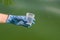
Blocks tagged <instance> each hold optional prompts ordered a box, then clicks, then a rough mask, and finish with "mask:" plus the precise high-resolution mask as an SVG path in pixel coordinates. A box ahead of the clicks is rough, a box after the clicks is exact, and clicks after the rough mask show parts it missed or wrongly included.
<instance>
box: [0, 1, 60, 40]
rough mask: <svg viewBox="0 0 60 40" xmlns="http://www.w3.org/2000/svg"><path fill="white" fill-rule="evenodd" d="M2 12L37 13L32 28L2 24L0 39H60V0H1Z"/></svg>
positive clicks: (0, 25) (0, 9) (14, 13)
mask: <svg viewBox="0 0 60 40" xmlns="http://www.w3.org/2000/svg"><path fill="white" fill-rule="evenodd" d="M0 12H1V13H5V14H13V15H25V14H26V13H27V12H32V13H34V14H35V15H36V17H35V18H36V24H34V25H33V26H32V28H28V29H27V28H24V27H23V26H16V25H13V24H0V40H60V0H0Z"/></svg>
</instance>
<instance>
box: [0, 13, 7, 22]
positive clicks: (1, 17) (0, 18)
mask: <svg viewBox="0 0 60 40" xmlns="http://www.w3.org/2000/svg"><path fill="white" fill-rule="evenodd" d="M7 18H8V15H7V14H3V13H0V23H6V20H7Z"/></svg>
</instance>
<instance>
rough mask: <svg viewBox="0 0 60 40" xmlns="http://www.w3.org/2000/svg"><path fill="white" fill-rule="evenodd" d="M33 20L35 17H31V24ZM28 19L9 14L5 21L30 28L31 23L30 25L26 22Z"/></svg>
mask: <svg viewBox="0 0 60 40" xmlns="http://www.w3.org/2000/svg"><path fill="white" fill-rule="evenodd" d="M34 20H35V19H32V24H35V23H34ZM28 21H29V20H27V19H26V16H15V15H9V17H8V19H7V21H6V23H12V24H15V25H20V26H24V27H27V28H30V27H31V26H32V24H31V25H30V24H28Z"/></svg>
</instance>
